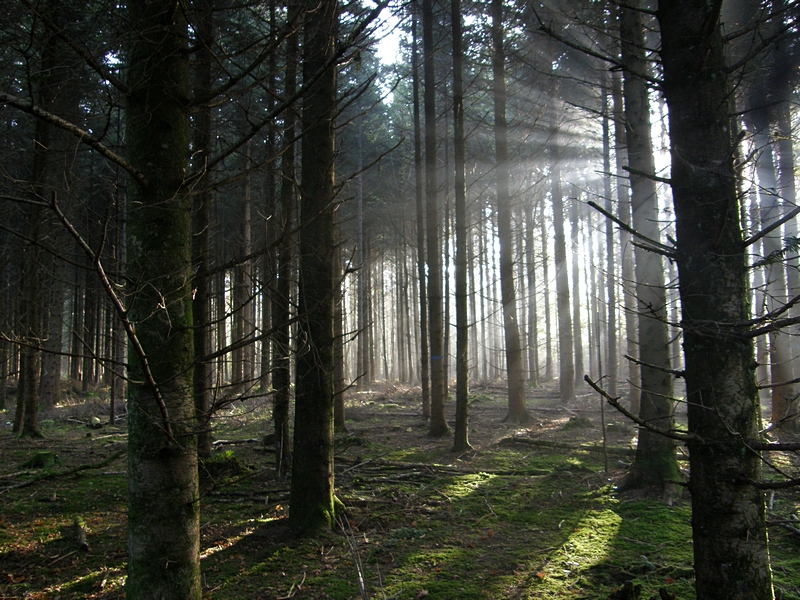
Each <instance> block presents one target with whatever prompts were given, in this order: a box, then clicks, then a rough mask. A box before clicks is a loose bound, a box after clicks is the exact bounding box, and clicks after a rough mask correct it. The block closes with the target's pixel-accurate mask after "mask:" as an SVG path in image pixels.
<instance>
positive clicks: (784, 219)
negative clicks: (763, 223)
mask: <svg viewBox="0 0 800 600" xmlns="http://www.w3.org/2000/svg"><path fill="white" fill-rule="evenodd" d="M799 214H800V206H798V207H796V208H793V209H792V210H791V211H789V213H788V214H786V215H784V216H783V217H781V218H780V219H778V220H777V221H775V222H774V223H772V224H770V225H768V226H767V227H765V228H764V229H762V230H761V231H759V232H758V233H756V234H754V235H751V236H750V237H749V238H747V239H746V240H745V241H744V242H742V243H743V244H744V247H745V248H747V247H748V246H752V245H753V244H755V243H756V242H757V241H758V240H760V239H761V238H763V237H764V236H765V235H769V234H770V233H772V232H773V231H775V230H776V229H777V228H778V227H780V226H781V225H783V224H784V223H786V222H787V221H791V220H792V219H794V218H795V217H796V216H797V215H799Z"/></svg>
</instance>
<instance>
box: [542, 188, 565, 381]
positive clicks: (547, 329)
mask: <svg viewBox="0 0 800 600" xmlns="http://www.w3.org/2000/svg"><path fill="white" fill-rule="evenodd" d="M553 185H555V184H553ZM562 219H563V217H562ZM553 222H554V223H555V217H554V218H553ZM539 227H540V230H541V238H542V279H543V280H544V294H543V302H542V304H543V308H542V310H543V312H544V380H545V381H551V380H552V379H553V326H552V321H551V320H550V312H551V311H550V262H549V257H548V256H547V243H548V239H549V237H550V236H549V232H548V230H547V219H546V217H545V214H544V207H542V218H541V220H540V221H539ZM562 229H563V222H562ZM562 235H563V232H562Z"/></svg>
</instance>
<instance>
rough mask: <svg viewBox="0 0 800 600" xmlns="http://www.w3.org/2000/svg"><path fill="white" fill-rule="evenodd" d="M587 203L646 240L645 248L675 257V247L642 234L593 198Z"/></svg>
mask: <svg viewBox="0 0 800 600" xmlns="http://www.w3.org/2000/svg"><path fill="white" fill-rule="evenodd" d="M587 204H588V205H589V206H591V207H592V208H593V209H595V210H596V211H597V212H599V213H600V214H601V215H603V216H604V217H605V218H606V219H611V220H612V221H613V222H614V223H616V224H617V225H619V226H620V228H622V230H623V231H626V232H628V233H630V234H631V235H632V236H634V237H635V238H638V239H640V240H642V241H643V242H645V245H644V246H643V247H644V248H645V249H647V250H650V251H652V252H657V253H659V254H663V255H664V256H668V257H670V258H674V257H675V249H674V248H670V247H669V246H667V245H666V244H662V243H661V242H659V241H657V240H651V239H650V238H649V237H647V236H646V235H642V234H641V233H639V232H638V231H636V230H635V229H634V228H633V227H631V226H630V225H628V224H627V223H626V222H625V221H621V220H620V219H618V218H617V217H615V216H614V215H612V214H611V213H610V212H608V211H607V210H606V209H604V208H603V207H601V206H600V205H599V204H597V203H596V202H594V201H593V200H590V201H589V202H587Z"/></svg>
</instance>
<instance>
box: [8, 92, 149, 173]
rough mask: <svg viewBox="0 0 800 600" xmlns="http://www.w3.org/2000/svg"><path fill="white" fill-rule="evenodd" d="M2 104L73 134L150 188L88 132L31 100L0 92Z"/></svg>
mask: <svg viewBox="0 0 800 600" xmlns="http://www.w3.org/2000/svg"><path fill="white" fill-rule="evenodd" d="M0 103H2V104H8V105H9V106H13V107H14V108H18V109H19V110H21V111H23V112H26V113H28V114H31V115H33V116H35V117H37V118H39V119H43V120H44V121H47V122H48V123H52V124H53V125H55V126H56V127H59V128H60V129H63V130H64V131H67V132H68V133H71V134H72V135H74V136H75V137H77V138H78V139H79V140H80V141H82V142H83V143H84V144H86V145H87V146H89V147H90V148H92V149H93V150H95V151H97V152H98V153H99V154H100V155H101V156H103V157H105V158H107V159H108V160H109V161H111V162H113V163H114V164H115V165H118V166H120V167H122V168H123V169H125V170H126V171H127V172H128V173H130V174H131V175H132V176H133V178H134V179H135V180H136V181H137V182H138V183H139V185H141V186H142V187H145V188H146V187H148V186H149V183H148V181H147V178H146V177H145V176H144V174H142V172H141V171H139V170H137V169H136V168H134V167H133V165H131V164H130V163H129V162H128V161H126V160H125V159H124V158H122V157H121V156H120V155H119V154H117V153H116V152H114V151H113V150H111V149H110V148H108V147H107V146H105V145H104V144H103V143H102V142H101V141H100V140H98V139H97V138H96V137H94V136H93V135H92V134H91V133H89V132H88V131H85V130H83V129H81V128H80V127H78V126H77V125H74V124H73V123H70V122H69V121H67V120H66V119H62V118H61V117H59V116H58V115H54V114H53V113H51V112H48V111H46V110H44V109H43V108H40V107H38V106H36V105H35V104H34V103H33V102H31V101H30V100H27V99H25V98H20V97H18V96H12V95H11V94H7V93H5V92H0Z"/></svg>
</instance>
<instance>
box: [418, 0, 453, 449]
mask: <svg viewBox="0 0 800 600" xmlns="http://www.w3.org/2000/svg"><path fill="white" fill-rule="evenodd" d="M422 46H423V54H424V59H423V73H424V78H425V93H424V98H423V100H424V106H425V110H424V112H425V229H426V233H427V235H426V238H427V239H426V243H427V248H426V259H427V264H428V287H427V292H428V325H429V328H430V330H429V336H430V352H431V355H430V365H431V370H430V377H431V417H430V423H429V428H428V435H430V436H432V437H440V436H443V435H444V434H446V433H447V432H448V431H449V429H450V428H449V427H448V426H447V421H446V420H445V415H444V400H445V395H446V391H445V373H444V360H443V358H444V356H443V355H444V321H443V319H444V317H443V315H444V310H443V298H442V256H441V253H440V250H439V204H438V202H437V192H438V186H437V183H436V181H437V177H436V168H437V165H436V87H435V86H436V77H435V65H434V46H433V6H432V0H422Z"/></svg>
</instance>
